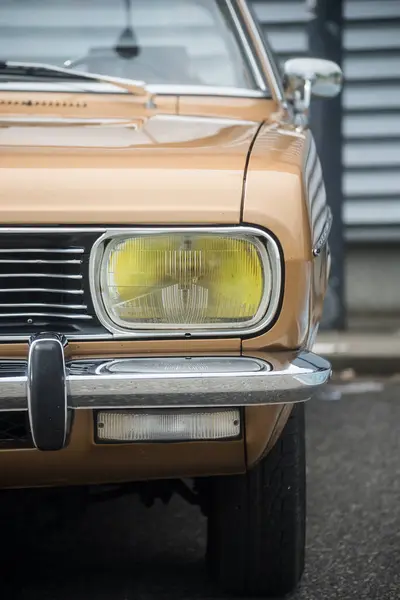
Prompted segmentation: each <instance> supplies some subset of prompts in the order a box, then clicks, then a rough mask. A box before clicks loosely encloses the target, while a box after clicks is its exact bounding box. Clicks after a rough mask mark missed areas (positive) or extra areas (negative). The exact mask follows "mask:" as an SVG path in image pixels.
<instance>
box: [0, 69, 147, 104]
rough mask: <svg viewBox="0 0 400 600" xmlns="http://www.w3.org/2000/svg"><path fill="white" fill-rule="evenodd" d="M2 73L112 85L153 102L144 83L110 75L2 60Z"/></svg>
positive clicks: (0, 71) (0, 72)
mask: <svg viewBox="0 0 400 600" xmlns="http://www.w3.org/2000/svg"><path fill="white" fill-rule="evenodd" d="M2 73H6V74H10V75H16V76H19V75H24V76H27V77H30V76H33V77H35V76H36V77H60V78H61V79H74V80H77V79H78V80H79V79H80V80H83V81H98V82H100V83H110V84H111V85H114V86H115V87H118V88H120V89H122V90H125V91H127V92H129V93H130V94H134V95H135V96H145V97H146V99H147V100H149V101H151V100H152V94H151V93H150V92H149V90H148V89H147V88H146V84H145V83H144V81H135V80H133V79H122V78H120V77H112V76H110V75H98V74H97V73H85V72H83V71H76V70H74V69H64V68H63V67H57V66H56V65H49V64H46V63H36V62H14V61H10V60H0V75H1V74H2Z"/></svg>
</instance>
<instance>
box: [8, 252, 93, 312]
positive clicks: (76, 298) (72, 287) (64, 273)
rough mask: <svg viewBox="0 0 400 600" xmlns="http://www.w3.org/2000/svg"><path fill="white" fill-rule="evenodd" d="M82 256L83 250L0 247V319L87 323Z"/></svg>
mask: <svg viewBox="0 0 400 600" xmlns="http://www.w3.org/2000/svg"><path fill="white" fill-rule="evenodd" d="M83 254H84V248H51V249H50V248H15V249H14V248H0V320H7V321H10V320H17V321H26V322H27V323H31V322H32V321H33V320H34V319H37V318H40V319H43V318H46V319H59V320H65V319H72V320H80V319H89V320H90V319H91V318H92V317H91V316H90V315H88V313H87V305H86V304H84V303H83V301H82V297H83V287H82V278H83V276H82V255H83Z"/></svg>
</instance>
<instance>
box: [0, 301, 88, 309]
mask: <svg viewBox="0 0 400 600" xmlns="http://www.w3.org/2000/svg"><path fill="white" fill-rule="evenodd" d="M28 306H29V307H30V308H64V309H70V310H86V309H87V306H86V304H51V303H49V302H25V303H21V304H1V303H0V308H17V307H24V308H26V307H28Z"/></svg>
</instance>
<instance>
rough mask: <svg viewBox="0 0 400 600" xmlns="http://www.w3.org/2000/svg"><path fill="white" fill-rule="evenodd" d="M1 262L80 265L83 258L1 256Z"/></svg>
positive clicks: (8, 263)
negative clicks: (9, 257)
mask: <svg viewBox="0 0 400 600" xmlns="http://www.w3.org/2000/svg"><path fill="white" fill-rule="evenodd" d="M0 264H4V265H80V264H82V261H81V260H76V259H73V260H41V259H28V260H26V259H25V260H22V259H21V260H19V259H14V258H12V259H7V258H0Z"/></svg>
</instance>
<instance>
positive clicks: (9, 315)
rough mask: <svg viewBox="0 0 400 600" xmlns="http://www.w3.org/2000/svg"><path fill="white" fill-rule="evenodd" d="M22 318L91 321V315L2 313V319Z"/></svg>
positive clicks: (0, 315)
mask: <svg viewBox="0 0 400 600" xmlns="http://www.w3.org/2000/svg"><path fill="white" fill-rule="evenodd" d="M20 317H28V318H29V319H32V318H34V317H51V318H53V319H78V320H80V319H91V318H92V317H91V316H90V315H80V314H62V313H51V312H40V313H36V312H12V313H2V312H0V319H15V318H20Z"/></svg>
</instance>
